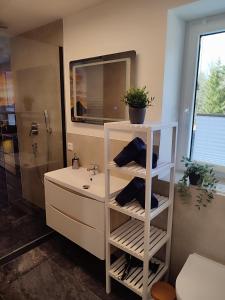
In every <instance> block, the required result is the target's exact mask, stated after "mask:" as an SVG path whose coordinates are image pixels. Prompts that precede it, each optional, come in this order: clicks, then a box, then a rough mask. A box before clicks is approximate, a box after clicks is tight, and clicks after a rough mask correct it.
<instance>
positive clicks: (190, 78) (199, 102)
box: [178, 15, 225, 172]
mask: <svg viewBox="0 0 225 300" xmlns="http://www.w3.org/2000/svg"><path fill="white" fill-rule="evenodd" d="M185 43H186V44H185V54H184V65H183V66H184V70H183V84H182V104H181V111H180V120H179V124H180V131H179V141H180V144H179V145H178V160H179V161H180V159H181V157H182V156H183V155H185V156H188V157H191V158H192V159H193V160H196V161H199V162H202V163H208V164H210V165H214V166H215V169H217V170H218V171H223V172H224V171H225V16H224V15H223V16H222V15H220V16H213V17H210V18H205V19H201V20H197V21H194V22H191V23H189V24H188V26H187V34H186V41H185ZM179 166H180V168H181V165H180V163H179V162H178V167H179Z"/></svg>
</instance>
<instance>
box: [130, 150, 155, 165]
mask: <svg viewBox="0 0 225 300" xmlns="http://www.w3.org/2000/svg"><path fill="white" fill-rule="evenodd" d="M157 160H158V155H157V154H155V153H153V154H152V168H153V169H155V168H156V167H157ZM134 161H135V162H136V163H137V164H139V165H140V166H142V167H143V168H145V167H146V149H142V150H141V151H140V152H139V154H138V155H137V156H136V157H135V159H134Z"/></svg>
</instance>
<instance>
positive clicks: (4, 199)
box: [0, 167, 51, 258]
mask: <svg viewBox="0 0 225 300" xmlns="http://www.w3.org/2000/svg"><path fill="white" fill-rule="evenodd" d="M6 178H7V182H5V170H4V169H3V168H1V167H0V258H1V257H3V256H5V255H8V254H10V253H11V252H12V251H14V250H16V249H18V248H19V247H22V246H24V245H25V244H27V243H29V242H31V241H32V240H34V239H36V238H39V237H41V236H43V235H45V234H46V233H48V232H50V231H51V230H50V228H48V227H47V226H46V224H45V212H44V211H43V210H42V209H40V208H38V207H36V206H34V205H32V204H31V203H29V202H28V201H26V200H24V199H22V193H21V186H20V178H17V177H16V176H14V175H13V174H10V173H6Z"/></svg>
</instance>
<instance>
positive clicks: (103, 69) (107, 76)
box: [70, 51, 136, 124]
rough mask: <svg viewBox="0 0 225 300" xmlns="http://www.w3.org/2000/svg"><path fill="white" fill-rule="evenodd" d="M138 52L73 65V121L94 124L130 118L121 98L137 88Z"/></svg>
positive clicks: (71, 71)
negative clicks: (136, 62) (135, 72)
mask: <svg viewBox="0 0 225 300" xmlns="http://www.w3.org/2000/svg"><path fill="white" fill-rule="evenodd" d="M135 57H136V52H135V51H127V52H121V53H116V54H111V55H104V56H99V57H94V58H87V59H82V60H77V61H71V62H70V96H71V120H72V122H82V123H91V124H104V123H105V122H112V121H121V120H124V119H127V111H126V107H125V105H124V103H122V102H121V98H122V96H123V95H124V93H125V92H126V90H128V89H129V88H130V87H131V86H134V63H135Z"/></svg>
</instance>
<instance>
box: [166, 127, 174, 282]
mask: <svg viewBox="0 0 225 300" xmlns="http://www.w3.org/2000/svg"><path fill="white" fill-rule="evenodd" d="M176 141H177V127H173V128H172V153H171V162H172V163H174V164H175V158H176ZM174 182H175V165H174V167H173V168H171V169H170V185H169V199H170V201H171V205H170V206H169V209H168V217H167V232H168V234H169V236H170V238H169V240H168V242H167V244H166V265H167V266H168V268H169V265H170V253H171V235H172V226H173V202H174V188H175V185H174ZM166 279H167V280H168V279H169V270H168V271H167V274H166Z"/></svg>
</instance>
